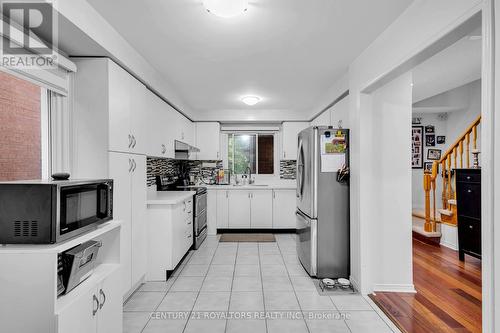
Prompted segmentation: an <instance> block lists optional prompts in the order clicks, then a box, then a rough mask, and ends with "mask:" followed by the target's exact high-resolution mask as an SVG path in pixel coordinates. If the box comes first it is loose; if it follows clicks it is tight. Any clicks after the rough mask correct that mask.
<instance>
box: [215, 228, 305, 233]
mask: <svg viewBox="0 0 500 333" xmlns="http://www.w3.org/2000/svg"><path fill="white" fill-rule="evenodd" d="M296 230H297V229H217V234H294V233H295V232H296Z"/></svg>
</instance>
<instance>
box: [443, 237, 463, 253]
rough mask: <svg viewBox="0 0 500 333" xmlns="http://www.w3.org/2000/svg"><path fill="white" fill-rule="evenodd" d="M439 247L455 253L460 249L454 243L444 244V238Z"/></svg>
mask: <svg viewBox="0 0 500 333" xmlns="http://www.w3.org/2000/svg"><path fill="white" fill-rule="evenodd" d="M439 245H441V246H444V247H447V248H449V249H450V250H453V251H458V247H457V246H456V245H454V244H453V243H448V242H443V239H442V238H441V243H439Z"/></svg>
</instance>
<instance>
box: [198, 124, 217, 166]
mask: <svg viewBox="0 0 500 333" xmlns="http://www.w3.org/2000/svg"><path fill="white" fill-rule="evenodd" d="M195 128H196V144H195V146H196V147H197V148H199V149H200V152H199V153H198V154H197V159H198V160H217V161H218V160H220V159H221V156H220V124H219V123H217V122H206V123H205V122H203V123H196V124H195Z"/></svg>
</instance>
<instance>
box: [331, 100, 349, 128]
mask: <svg viewBox="0 0 500 333" xmlns="http://www.w3.org/2000/svg"><path fill="white" fill-rule="evenodd" d="M339 121H341V122H342V128H349V96H347V97H344V98H343V99H342V100H340V101H339V102H338V103H337V104H335V105H334V106H332V107H331V108H330V124H331V125H332V126H333V127H335V128H337V127H338V124H339Z"/></svg>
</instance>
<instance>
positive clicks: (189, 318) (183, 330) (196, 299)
mask: <svg viewBox="0 0 500 333" xmlns="http://www.w3.org/2000/svg"><path fill="white" fill-rule="evenodd" d="M218 249H219V242H218V241H217V247H216V248H215V252H214V254H213V256H212V259H211V260H210V263H209V264H208V269H210V266H212V262H213V261H214V258H215V254H216V253H217V250H218ZM186 264H187V263H186ZM179 274H180V272H179ZM207 275H208V270H207V273H206V274H205V276H204V277H203V281H202V282H201V285H200V289H199V290H198V294H196V298H195V300H194V302H193V307H192V308H191V311H189V316H188V319H187V320H186V323H185V324H184V328H183V329H182V332H183V333H184V332H185V331H186V327H187V325H188V324H189V321H190V320H191V315H192V313H193V310H194V306H195V305H196V301H198V297H199V296H200V293H201V289H202V288H203V284H204V283H205V280H206V279H207Z"/></svg>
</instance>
